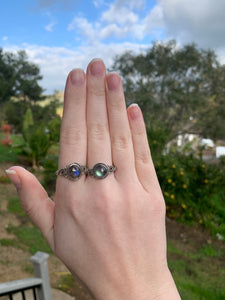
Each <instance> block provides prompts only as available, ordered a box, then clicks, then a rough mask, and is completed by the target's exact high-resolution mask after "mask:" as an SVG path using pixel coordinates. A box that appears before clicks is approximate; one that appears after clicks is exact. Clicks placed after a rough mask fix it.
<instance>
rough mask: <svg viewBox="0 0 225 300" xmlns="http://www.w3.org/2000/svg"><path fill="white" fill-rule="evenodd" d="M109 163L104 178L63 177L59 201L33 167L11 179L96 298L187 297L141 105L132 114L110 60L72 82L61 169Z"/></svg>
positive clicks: (12, 172)
mask: <svg viewBox="0 0 225 300" xmlns="http://www.w3.org/2000/svg"><path fill="white" fill-rule="evenodd" d="M71 162H78V163H79V164H81V165H86V163H88V166H89V168H92V167H93V166H94V165H95V164H96V163H98V162H103V163H105V164H108V165H112V164H113V165H115V166H116V168H117V169H116V171H115V172H114V173H111V174H110V175H108V176H107V177H106V178H105V179H103V180H97V179H94V178H92V177H90V176H86V175H83V176H82V177H81V178H80V179H79V180H78V181H76V182H73V181H70V180H68V179H67V178H64V177H62V176H58V179H57V185H56V193H55V201H54V202H53V201H52V200H51V199H50V198H49V197H48V195H47V193H46V191H45V190H44V188H43V187H42V186H41V184H40V183H39V182H38V180H37V179H36V178H35V177H34V176H33V175H32V174H31V173H29V172H28V171H27V170H25V169H23V168H21V167H18V166H14V167H11V168H10V169H9V170H7V171H6V172H7V174H8V176H9V178H10V179H11V180H12V182H13V183H14V184H15V186H16V188H17V191H18V194H19V197H20V202H21V206H22V208H23V209H24V211H25V212H26V213H27V214H28V215H29V217H30V219H31V220H32V221H33V223H34V224H35V225H36V226H37V227H38V228H39V229H40V231H41V232H42V234H43V235H44V237H45V238H46V240H47V241H48V243H49V245H50V247H51V248H52V250H53V251H54V252H55V254H56V255H57V256H58V257H59V258H60V259H61V260H62V261H63V262H64V263H65V264H66V265H67V267H68V268H69V269H70V271H71V272H72V274H73V275H74V276H75V277H78V278H79V279H80V280H81V281H83V282H84V283H85V285H86V286H87V287H88V289H89V290H90V291H91V293H92V294H93V296H94V297H95V299H99V300H101V299H102V300H103V299H104V300H105V299H107V300H116V299H117V300H118V299H120V300H123V299H124V300H125V299H126V300H127V299H129V300H132V299H139V300H151V299H167V300H168V299H173V300H176V299H180V296H179V294H178V292H177V289H176V286H175V284H174V281H173V278H172V276H171V273H170V271H169V269H168V266H167V257H166V231H165V202H164V199H163V195H162V192H161V188H160V186H159V183H158V179H157V176H156V173H155V169H154V165H153V162H152V159H151V154H150V150H149V146H148V141H147V135H146V130H145V124H144V120H143V117H142V113H141V110H140V108H139V107H138V106H137V105H131V106H130V107H129V108H128V109H126V105H125V100H124V93H123V88H122V81H121V78H120V77H119V75H118V74H116V73H109V74H106V69H105V65H104V63H103V61H102V60H100V59H95V60H93V61H91V62H90V64H89V65H88V68H87V71H86V74H85V72H84V71H83V70H81V69H74V70H72V71H71V72H70V74H69V75H68V78H67V82H66V87H65V100H64V112H63V118H62V126H61V132H60V151H59V168H63V167H65V166H66V165H67V164H70V163H71Z"/></svg>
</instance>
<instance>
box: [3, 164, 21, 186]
mask: <svg viewBox="0 0 225 300" xmlns="http://www.w3.org/2000/svg"><path fill="white" fill-rule="evenodd" d="M5 172H6V174H7V175H8V177H9V179H10V180H11V181H12V183H13V184H14V185H15V187H16V188H17V189H19V188H20V187H21V181H20V179H19V176H18V175H17V173H16V171H15V170H12V169H8V170H5Z"/></svg>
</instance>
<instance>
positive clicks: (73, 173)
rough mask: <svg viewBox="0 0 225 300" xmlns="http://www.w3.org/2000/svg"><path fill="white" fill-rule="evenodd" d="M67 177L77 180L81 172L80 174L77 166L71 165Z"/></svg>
mask: <svg viewBox="0 0 225 300" xmlns="http://www.w3.org/2000/svg"><path fill="white" fill-rule="evenodd" d="M68 173H69V176H70V177H71V178H72V179H77V178H79V177H80V175H81V172H80V167H79V166H77V165H71V166H70V167H69V172H68Z"/></svg>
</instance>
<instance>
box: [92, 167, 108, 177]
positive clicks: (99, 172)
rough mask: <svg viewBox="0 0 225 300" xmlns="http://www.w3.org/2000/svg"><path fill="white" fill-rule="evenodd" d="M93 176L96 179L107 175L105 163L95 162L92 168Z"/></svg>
mask: <svg viewBox="0 0 225 300" xmlns="http://www.w3.org/2000/svg"><path fill="white" fill-rule="evenodd" d="M93 173H94V176H95V177H96V178H98V179H102V178H105V177H106V176H107V175H108V168H107V166H106V165H105V164H101V163H100V164H97V165H95V166H94V168H93Z"/></svg>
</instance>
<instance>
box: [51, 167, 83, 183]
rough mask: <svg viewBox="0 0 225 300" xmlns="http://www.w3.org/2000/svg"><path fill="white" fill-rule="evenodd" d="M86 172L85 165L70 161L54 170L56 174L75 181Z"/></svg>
mask: <svg viewBox="0 0 225 300" xmlns="http://www.w3.org/2000/svg"><path fill="white" fill-rule="evenodd" d="M86 172H87V167H85V166H81V165H80V164H78V163H71V164H69V165H67V166H66V167H65V168H62V169H59V170H57V171H56V175H61V176H64V177H66V178H68V179H70V180H73V181H77V180H78V179H80V177H81V176H82V175H83V174H85V173H86Z"/></svg>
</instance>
